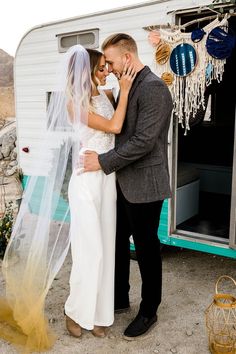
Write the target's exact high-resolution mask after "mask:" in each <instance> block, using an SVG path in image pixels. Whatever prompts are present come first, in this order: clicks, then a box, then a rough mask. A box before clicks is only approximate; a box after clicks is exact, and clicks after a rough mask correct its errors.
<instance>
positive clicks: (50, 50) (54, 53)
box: [15, 0, 208, 175]
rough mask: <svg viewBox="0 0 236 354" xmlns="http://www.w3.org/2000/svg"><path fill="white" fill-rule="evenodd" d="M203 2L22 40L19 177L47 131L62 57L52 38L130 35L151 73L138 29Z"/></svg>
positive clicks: (148, 9) (158, 6)
mask: <svg viewBox="0 0 236 354" xmlns="http://www.w3.org/2000/svg"><path fill="white" fill-rule="evenodd" d="M152 2H153V4H152ZM207 3H208V1H206V0H202V1H201V2H199V1H195V0H191V1H188V0H181V1H179V0H170V1H163V2H157V1H147V2H146V4H145V3H144V4H143V5H142V7H132V8H127V9H125V10H120V11H111V12H110V13H104V14H103V13H100V14H97V15H96V16H93V15H91V16H86V17H81V18H79V17H78V18H73V19H71V20H66V21H61V22H57V23H52V24H47V25H45V26H41V27H38V28H35V29H32V30H31V31H30V32H29V33H28V34H27V35H26V36H25V37H24V38H23V39H22V41H21V43H20V46H19V48H18V50H17V55H16V59H15V91H16V115H17V132H18V147H19V155H18V156H19V164H20V166H21V167H22V169H23V172H24V174H26V175H30V174H31V172H32V170H31V166H32V162H33V160H34V159H35V157H36V156H37V159H44V157H43V156H41V155H40V154H38V153H37V150H38V149H39V148H40V141H41V140H40V134H41V133H42V132H44V131H45V129H46V97H47V92H50V91H53V90H55V85H56V83H57V64H58V62H59V60H60V58H61V55H63V54H61V53H58V39H57V37H56V35H58V34H61V33H68V32H73V31H81V30H88V29H91V28H99V42H100V44H101V43H102V42H103V40H104V39H105V38H106V37H107V36H108V35H110V34H112V33H115V32H126V33H129V34H130V35H131V36H133V37H134V39H135V40H136V41H137V43H138V49H139V55H140V58H141V60H142V61H143V63H145V64H147V65H149V66H151V67H152V68H153V69H154V67H155V65H154V57H153V48H152V47H151V46H150V45H149V43H148V40H147V35H148V33H147V32H146V31H144V30H143V29H142V27H144V26H148V25H154V24H166V23H167V22H171V19H172V17H171V15H167V12H169V11H173V10H178V9H180V8H186V7H193V6H198V5H199V4H207ZM148 4H149V5H148ZM150 4H151V5H150ZM109 82H110V83H111V86H114V85H116V83H115V81H114V79H110V80H109ZM25 146H28V147H29V149H30V152H29V153H28V154H27V153H24V152H23V151H22V148H23V147H25Z"/></svg>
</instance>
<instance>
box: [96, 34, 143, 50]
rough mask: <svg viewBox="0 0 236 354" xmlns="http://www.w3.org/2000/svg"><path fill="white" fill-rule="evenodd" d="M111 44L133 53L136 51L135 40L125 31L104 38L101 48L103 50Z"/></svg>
mask: <svg viewBox="0 0 236 354" xmlns="http://www.w3.org/2000/svg"><path fill="white" fill-rule="evenodd" d="M111 46H114V47H120V48H121V49H124V50H127V51H129V52H131V53H135V54H137V52H138V48H137V44H136V42H135V40H134V39H133V38H132V37H131V36H129V35H128V34H126V33H115V34H112V35H111V36H109V37H108V38H106V39H105V41H104V42H103V44H102V50H103V51H104V50H105V49H107V48H108V47H111Z"/></svg>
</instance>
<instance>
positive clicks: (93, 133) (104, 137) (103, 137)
mask: <svg viewBox="0 0 236 354" xmlns="http://www.w3.org/2000/svg"><path fill="white" fill-rule="evenodd" d="M99 93H100V94H99V95H98V96H93V97H92V104H93V107H94V110H95V112H96V113H97V114H99V115H101V116H103V117H104V118H107V119H111V118H112V116H113V114H114V108H113V106H112V104H111V102H110V100H109V99H108V97H107V95H106V94H105V92H104V91H103V90H99ZM86 130H87V131H86V136H87V138H86V142H84V144H83V149H89V150H94V151H96V152H97V153H98V154H102V153H104V152H107V151H109V150H110V149H113V148H114V145H115V136H114V134H111V133H105V132H102V131H100V130H95V129H92V128H89V127H86Z"/></svg>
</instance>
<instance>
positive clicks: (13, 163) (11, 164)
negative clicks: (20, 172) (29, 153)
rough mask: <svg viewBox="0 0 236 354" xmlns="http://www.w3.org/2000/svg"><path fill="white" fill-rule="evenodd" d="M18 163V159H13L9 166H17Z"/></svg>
mask: <svg viewBox="0 0 236 354" xmlns="http://www.w3.org/2000/svg"><path fill="white" fill-rule="evenodd" d="M16 165H17V161H16V160H13V161H11V162H9V165H8V166H10V167H13V166H16Z"/></svg>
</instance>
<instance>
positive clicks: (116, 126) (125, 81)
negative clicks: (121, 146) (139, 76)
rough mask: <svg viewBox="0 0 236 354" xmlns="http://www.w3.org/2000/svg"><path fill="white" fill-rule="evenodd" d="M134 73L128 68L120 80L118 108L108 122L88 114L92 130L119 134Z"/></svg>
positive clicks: (96, 115)
mask: <svg viewBox="0 0 236 354" xmlns="http://www.w3.org/2000/svg"><path fill="white" fill-rule="evenodd" d="M135 76H136V73H135V71H134V69H133V68H128V70H127V72H126V73H124V74H123V75H122V77H121V79H120V98H119V103H118V106H117V108H116V110H115V112H114V114H113V116H112V118H111V119H110V120H108V119H106V118H104V117H102V116H100V115H98V114H95V113H92V112H90V113H89V115H88V126H89V127H90V128H93V129H97V130H101V131H104V132H106V133H114V134H119V133H120V132H121V129H122V126H123V123H124V120H125V114H126V108H127V103H128V95H129V91H130V88H131V86H132V83H133V81H134V78H135Z"/></svg>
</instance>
